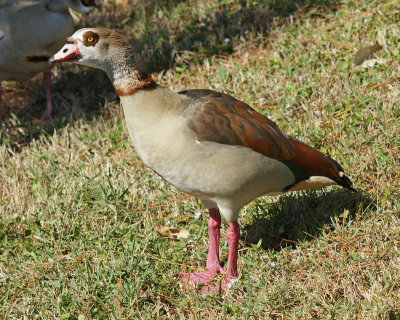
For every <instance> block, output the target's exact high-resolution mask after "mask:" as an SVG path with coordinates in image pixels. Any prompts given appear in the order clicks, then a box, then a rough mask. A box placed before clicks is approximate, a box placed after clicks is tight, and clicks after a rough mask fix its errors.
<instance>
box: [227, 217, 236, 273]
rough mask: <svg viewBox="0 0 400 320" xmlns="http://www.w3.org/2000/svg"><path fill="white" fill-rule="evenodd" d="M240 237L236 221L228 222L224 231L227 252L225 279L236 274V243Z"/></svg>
mask: <svg viewBox="0 0 400 320" xmlns="http://www.w3.org/2000/svg"><path fill="white" fill-rule="evenodd" d="M239 237H240V228H239V223H238V222H237V221H234V222H230V223H229V230H228V232H227V233H226V238H227V239H228V245H229V253H228V267H227V270H226V277H225V279H226V281H230V280H231V279H232V278H236V277H237V276H238V271H237V259H238V245H239Z"/></svg>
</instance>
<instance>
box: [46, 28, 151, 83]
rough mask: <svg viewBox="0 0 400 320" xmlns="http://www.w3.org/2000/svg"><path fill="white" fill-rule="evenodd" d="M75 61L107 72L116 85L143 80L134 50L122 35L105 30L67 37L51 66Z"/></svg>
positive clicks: (53, 58) (95, 29)
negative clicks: (125, 81)
mask: <svg viewBox="0 0 400 320" xmlns="http://www.w3.org/2000/svg"><path fill="white" fill-rule="evenodd" d="M55 62H75V63H77V64H81V65H85V66H90V67H94V68H98V69H101V70H104V71H105V72H106V73H107V74H108V76H109V77H110V79H111V80H112V81H113V82H114V84H115V81H118V80H122V79H123V78H126V77H129V78H132V77H136V78H140V77H141V75H142V74H143V72H141V71H140V68H139V66H138V63H137V60H136V57H135V51H134V49H133V48H132V46H131V45H130V44H129V43H128V42H127V41H126V40H125V38H124V36H123V35H121V34H120V33H118V32H116V31H114V30H110V29H103V28H83V29H80V30H78V31H76V32H75V33H74V34H73V35H72V36H71V37H69V38H67V43H66V44H65V45H64V47H63V48H61V50H60V51H59V52H58V53H56V54H55V55H54V56H53V57H51V58H50V63H55Z"/></svg>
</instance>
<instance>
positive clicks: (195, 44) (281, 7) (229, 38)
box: [131, 0, 338, 72]
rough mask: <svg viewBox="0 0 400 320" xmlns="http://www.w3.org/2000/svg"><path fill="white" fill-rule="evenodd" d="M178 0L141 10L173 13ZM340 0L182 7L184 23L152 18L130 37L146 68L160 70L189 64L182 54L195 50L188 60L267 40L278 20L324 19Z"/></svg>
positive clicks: (281, 22) (247, 0)
mask: <svg viewBox="0 0 400 320" xmlns="http://www.w3.org/2000/svg"><path fill="white" fill-rule="evenodd" d="M179 2H181V1H148V2H147V6H146V7H145V8H144V9H142V10H145V11H146V12H147V13H148V12H152V11H154V12H156V11H157V10H161V11H167V12H172V11H173V10H174V6H176V5H177V4H178V3H179ZM337 2H338V1H335V0H317V1H309V0H298V1H292V0H274V1H267V0H264V1H251V0H239V1H234V2H233V3H229V4H221V5H218V4H215V5H214V6H213V7H212V10H210V9H209V11H210V12H208V11H207V9H204V12H203V13H197V12H196V8H194V9H193V10H188V11H184V10H182V12H181V15H182V20H183V23H182V24H180V25H176V24H174V23H170V25H168V22H165V21H164V20H162V19H161V20H160V21H153V23H154V24H153V27H152V28H147V27H145V32H144V35H143V36H142V37H140V38H138V39H134V35H131V38H132V39H131V40H132V42H133V43H134V44H135V46H136V48H138V50H139V51H140V52H142V53H143V55H144V61H145V62H144V65H145V68H146V71H148V72H159V71H161V70H166V69H171V68H175V67H176V66H177V65H180V66H182V65H185V64H187V61H185V60H186V59H185V57H182V58H181V59H180V58H179V57H180V56H181V55H182V53H187V52H191V53H192V54H191V55H190V59H191V60H194V61H196V60H197V61H198V60H202V59H204V58H207V57H211V56H218V55H220V56H226V55H229V54H232V53H233V52H234V51H235V47H236V46H237V45H238V44H239V43H240V42H241V41H246V40H248V39H253V40H254V39H256V38H260V39H261V38H262V39H264V40H265V39H266V38H267V37H268V34H269V32H270V30H271V26H273V25H274V24H278V25H281V26H283V25H287V24H293V23H294V22H295V21H296V20H297V19H299V18H302V17H304V16H307V17H324V16H325V15H326V14H327V13H328V12H333V11H336V10H337V8H338V5H337ZM188 6H191V4H190V3H189V4H188ZM205 6H207V5H205ZM208 6H209V7H211V6H210V5H209V4H208ZM154 14H155V13H154ZM132 19H134V20H139V19H140V16H139V15H137V16H133V18H132ZM166 24H167V25H166ZM239 39H240V41H239Z"/></svg>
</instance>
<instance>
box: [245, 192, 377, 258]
mask: <svg viewBox="0 0 400 320" xmlns="http://www.w3.org/2000/svg"><path fill="white" fill-rule="evenodd" d="M252 205H253V206H254V212H255V213H254V215H253V216H252V217H251V222H249V223H247V224H246V225H244V226H243V228H242V230H243V232H242V236H241V238H242V239H244V241H245V243H246V244H248V245H254V244H259V245H260V246H261V247H262V248H263V249H270V250H276V251H279V250H281V249H282V248H285V247H296V246H297V245H298V244H299V243H300V242H302V241H308V240H312V239H315V238H317V237H318V236H319V235H320V234H321V233H322V232H326V231H327V230H329V229H333V228H334V224H335V220H336V219H341V220H342V221H343V219H346V220H347V221H350V220H353V221H354V220H358V219H359V218H360V217H361V216H362V215H363V213H364V212H371V211H373V209H374V207H375V203H374V200H373V199H372V198H371V197H369V196H368V195H367V194H365V193H364V192H362V191H358V192H356V193H353V192H350V191H348V190H344V189H341V190H330V191H308V192H304V193H292V194H287V195H283V196H281V197H280V198H279V200H278V201H277V202H275V203H272V204H271V203H267V202H266V201H265V199H262V198H261V199H258V200H256V201H255V202H254V203H253V204H252Z"/></svg>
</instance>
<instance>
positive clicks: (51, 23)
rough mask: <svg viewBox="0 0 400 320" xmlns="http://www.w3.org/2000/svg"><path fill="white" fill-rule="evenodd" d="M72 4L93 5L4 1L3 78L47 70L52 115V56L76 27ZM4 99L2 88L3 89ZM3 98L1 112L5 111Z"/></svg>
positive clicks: (0, 13)
mask: <svg viewBox="0 0 400 320" xmlns="http://www.w3.org/2000/svg"><path fill="white" fill-rule="evenodd" d="M69 7H73V8H74V9H76V10H80V11H81V12H87V11H88V10H89V9H88V7H85V6H83V5H81V4H80V2H79V3H78V2H77V0H69V1H68V0H47V1H40V0H25V1H9V0H7V1H3V2H2V3H0V82H1V81H5V80H16V81H24V80H29V79H30V78H31V77H33V76H34V75H36V74H37V73H39V72H45V87H46V90H47V100H48V101H47V103H48V107H47V110H46V116H48V115H50V113H51V109H52V103H51V98H50V73H48V72H49V70H50V64H49V63H48V60H49V58H50V57H51V56H52V55H53V54H54V53H55V52H57V51H58V50H59V49H60V48H61V47H62V46H63V44H64V42H65V38H66V37H67V36H68V35H70V34H71V33H72V32H73V30H74V22H73V19H72V17H71V15H70V13H69ZM0 99H1V92H0ZM1 111H2V110H1V101H0V115H1V113H2V112H1Z"/></svg>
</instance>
